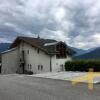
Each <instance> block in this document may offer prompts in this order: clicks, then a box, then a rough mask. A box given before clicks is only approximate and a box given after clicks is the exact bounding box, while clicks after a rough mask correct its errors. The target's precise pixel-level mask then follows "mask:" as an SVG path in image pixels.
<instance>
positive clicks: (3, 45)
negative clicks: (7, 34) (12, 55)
mask: <svg viewBox="0 0 100 100" xmlns="http://www.w3.org/2000/svg"><path fill="white" fill-rule="evenodd" d="M9 46H10V43H0V52H3V51H5V50H7V49H8V48H9Z"/></svg>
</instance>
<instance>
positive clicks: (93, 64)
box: [65, 60, 100, 72]
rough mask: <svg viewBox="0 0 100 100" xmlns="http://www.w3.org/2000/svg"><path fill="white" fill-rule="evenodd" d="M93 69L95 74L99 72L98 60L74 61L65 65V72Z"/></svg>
mask: <svg viewBox="0 0 100 100" xmlns="http://www.w3.org/2000/svg"><path fill="white" fill-rule="evenodd" d="M89 68H93V69H94V71H95V72H100V60H74V61H68V62H66V63H65V70H66V71H85V72H87V71H88V70H89Z"/></svg>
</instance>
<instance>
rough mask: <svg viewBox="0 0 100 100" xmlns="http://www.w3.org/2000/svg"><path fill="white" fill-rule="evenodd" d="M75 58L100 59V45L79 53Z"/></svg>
mask: <svg viewBox="0 0 100 100" xmlns="http://www.w3.org/2000/svg"><path fill="white" fill-rule="evenodd" d="M74 58H75V59H100V47H98V48H95V49H92V50H91V51H90V52H88V53H85V54H82V55H78V56H75V57H74Z"/></svg>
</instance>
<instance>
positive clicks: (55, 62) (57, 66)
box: [52, 55, 72, 72]
mask: <svg viewBox="0 0 100 100" xmlns="http://www.w3.org/2000/svg"><path fill="white" fill-rule="evenodd" d="M70 60H72V58H71V57H70V56H67V58H64V59H57V58H56V55H55V56H52V71H53V72H55V71H56V72H59V71H62V68H61V65H63V70H65V67H64V65H65V62H66V61H70Z"/></svg>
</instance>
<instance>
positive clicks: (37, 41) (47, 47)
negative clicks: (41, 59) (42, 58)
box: [10, 37, 74, 54]
mask: <svg viewBox="0 0 100 100" xmlns="http://www.w3.org/2000/svg"><path fill="white" fill-rule="evenodd" d="M21 41H24V42H26V43H28V44H30V45H32V46H35V47H37V48H38V49H41V50H43V51H45V52H46V53H48V54H55V53H57V51H56V49H55V46H56V45H57V44H58V43H64V42H61V41H60V42H58V41H56V40H53V39H42V38H33V37H18V38H17V39H16V40H15V41H14V42H13V44H12V45H11V47H10V48H14V47H16V46H17V45H18V44H19V43H20V42H21ZM64 44H65V43H64ZM65 45H66V44H65ZM66 48H67V52H68V53H69V54H72V53H74V51H73V50H72V49H71V48H69V47H68V46H67V45H66Z"/></svg>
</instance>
